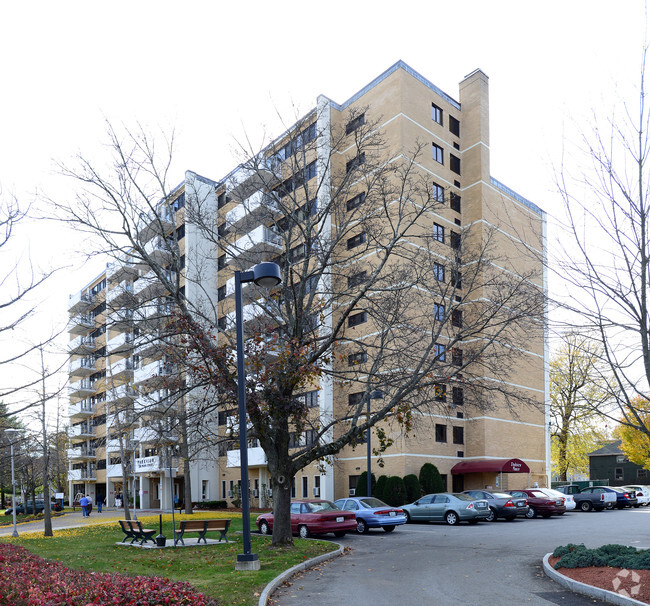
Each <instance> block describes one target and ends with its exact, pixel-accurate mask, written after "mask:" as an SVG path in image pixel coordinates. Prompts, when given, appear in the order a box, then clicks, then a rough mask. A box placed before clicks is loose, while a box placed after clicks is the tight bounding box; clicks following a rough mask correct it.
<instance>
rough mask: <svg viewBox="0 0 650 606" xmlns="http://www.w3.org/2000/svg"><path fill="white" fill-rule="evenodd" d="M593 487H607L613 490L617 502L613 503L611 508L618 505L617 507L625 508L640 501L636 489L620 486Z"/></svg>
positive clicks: (633, 505)
mask: <svg viewBox="0 0 650 606" xmlns="http://www.w3.org/2000/svg"><path fill="white" fill-rule="evenodd" d="M593 488H605V489H607V490H611V491H612V492H614V494H616V503H615V504H612V506H611V507H610V509H612V508H613V507H616V508H617V509H625V508H626V507H635V506H636V505H637V503H638V501H637V498H636V492H635V491H633V490H632V491H629V490H625V489H624V488H620V487H619V486H595V487H593Z"/></svg>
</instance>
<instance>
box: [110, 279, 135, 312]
mask: <svg viewBox="0 0 650 606" xmlns="http://www.w3.org/2000/svg"><path fill="white" fill-rule="evenodd" d="M133 284H134V283H133V282H127V281H125V282H120V283H119V284H116V285H115V287H114V288H112V289H111V290H109V291H108V293H107V295H106V306H107V307H108V308H109V309H116V308H118V307H122V306H123V305H128V304H129V303H130V302H131V301H133V290H134V289H133Z"/></svg>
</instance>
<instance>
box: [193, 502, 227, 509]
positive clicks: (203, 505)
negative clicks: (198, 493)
mask: <svg viewBox="0 0 650 606" xmlns="http://www.w3.org/2000/svg"><path fill="white" fill-rule="evenodd" d="M192 507H193V508H194V509H227V508H228V502H227V501H198V502H197V503H192Z"/></svg>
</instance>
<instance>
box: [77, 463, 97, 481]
mask: <svg viewBox="0 0 650 606" xmlns="http://www.w3.org/2000/svg"><path fill="white" fill-rule="evenodd" d="M80 471H81V480H82V481H85V482H96V481H97V467H96V466H95V465H89V466H88V468H87V469H81V470H80Z"/></svg>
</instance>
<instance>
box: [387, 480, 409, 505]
mask: <svg viewBox="0 0 650 606" xmlns="http://www.w3.org/2000/svg"><path fill="white" fill-rule="evenodd" d="M383 500H384V501H385V502H386V503H388V504H389V505H391V506H392V507H398V506H399V505H404V503H406V487H405V486H404V480H402V478H400V477H399V476H390V478H388V479H387V480H386V486H385V487H384V499H383Z"/></svg>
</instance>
